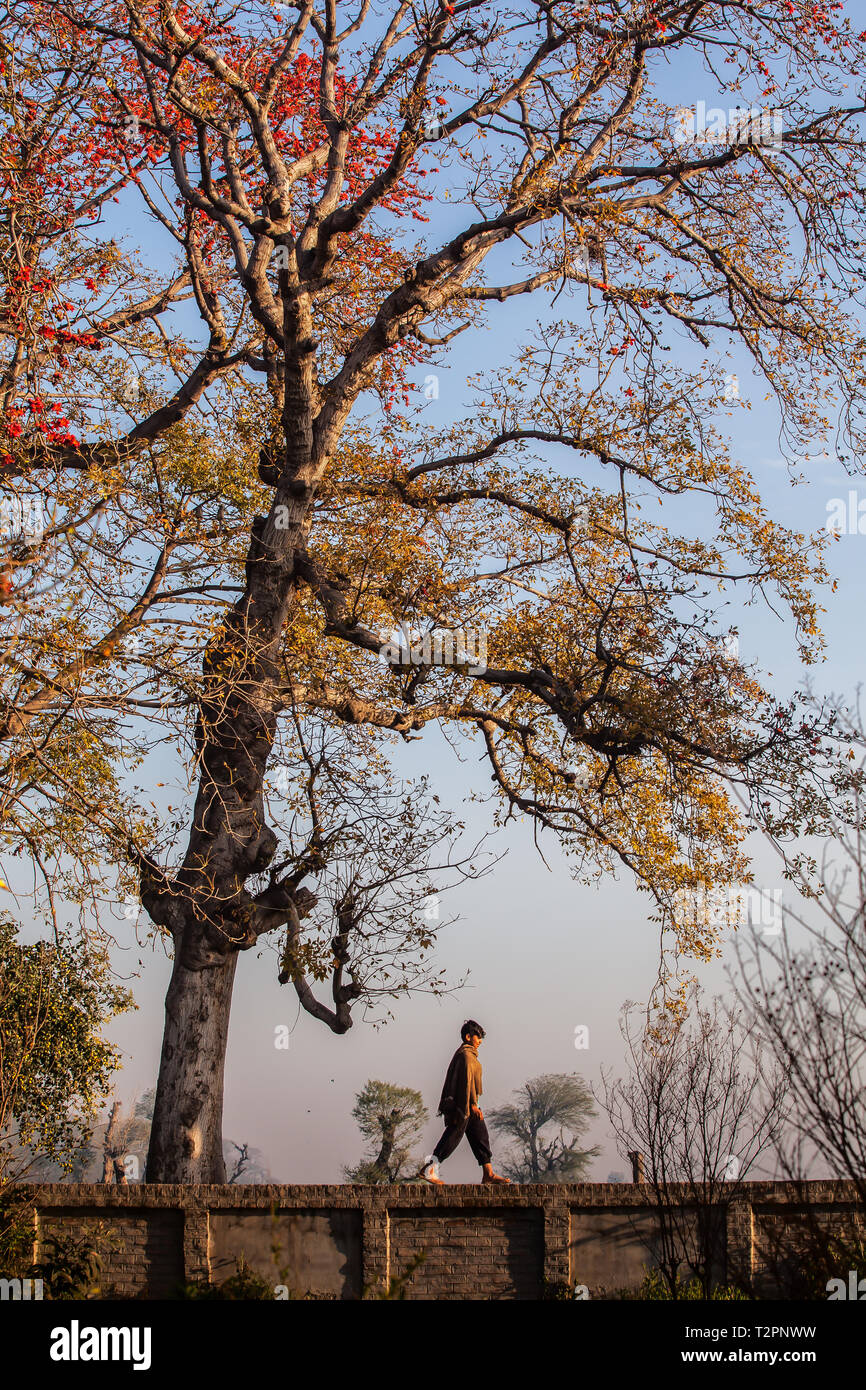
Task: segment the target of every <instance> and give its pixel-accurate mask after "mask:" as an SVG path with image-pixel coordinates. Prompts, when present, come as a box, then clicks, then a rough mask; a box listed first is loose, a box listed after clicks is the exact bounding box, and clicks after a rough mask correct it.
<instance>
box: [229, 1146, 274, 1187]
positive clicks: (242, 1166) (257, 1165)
mask: <svg viewBox="0 0 866 1390" xmlns="http://www.w3.org/2000/svg"><path fill="white" fill-rule="evenodd" d="M223 1155H224V1157H225V1163H226V1173H227V1175H228V1176H227V1178H226V1181H227V1182H229V1183H239V1182H245V1183H251V1182H271V1181H272V1179H271V1174H270V1171H269V1169H268V1168H267V1165H266V1163H265V1158H264V1154H263V1153H262V1151H261V1149H253V1148H250V1145H249V1144H236V1143H235V1141H234V1140H233V1139H227V1140H226V1142H225V1144H224V1145H223Z"/></svg>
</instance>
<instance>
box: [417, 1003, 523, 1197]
mask: <svg viewBox="0 0 866 1390" xmlns="http://www.w3.org/2000/svg"><path fill="white" fill-rule="evenodd" d="M483 1037H484V1029H483V1028H482V1027H481V1024H480V1023H476V1021H475V1019H474V1018H470V1019H467V1020H466V1022H465V1023H464V1025H463V1027H462V1028H461V1029H460V1038H461V1045H460V1047H458V1049H457V1051H456V1052H455V1053H454V1056H453V1057H452V1058H451V1062H450V1065H449V1067H448V1074H447V1076H446V1077H445V1085H444V1086H443V1087H442V1097H441V1099H440V1101H439V1114H440V1115H442V1116H443V1117H444V1120H445V1132H444V1133H443V1135H442V1138H441V1139H440V1140H439V1143H438V1144H437V1145H436V1147H435V1149H434V1150H433V1154H432V1156H431V1159H430V1161H429V1162H428V1163H426V1164H425V1165H424V1168H423V1169H422V1172H421V1176H422V1177H424V1178H426V1180H427V1182H432V1183H436V1184H437V1185H438V1186H439V1187H443V1186H444V1183H443V1182H442V1179H441V1178H440V1177H439V1176H438V1173H437V1169H438V1167H439V1164H440V1163H444V1161H445V1159H446V1158H448V1157H449V1155H450V1154H453V1152H454V1150H455V1149H456V1148H457V1145H458V1144H459V1143H460V1140H461V1139H462V1138H463V1136H464V1134H465V1135H466V1138H467V1139H468V1140H469V1147H470V1148H471V1150H472V1152H473V1154H474V1155H475V1158H476V1160H477V1161H478V1163H480V1164H481V1181H482V1182H483V1183H485V1182H510V1181H511V1179H510V1178H502V1177H500V1176H499V1175H498V1173H494V1171H493V1165H492V1163H491V1161H490V1160H491V1158H492V1153H491V1149H490V1136H489V1134H488V1133H487V1126H486V1124H485V1123H484V1113H483V1111H482V1110H481V1108H480V1107H479V1105H478V1098H479V1096H480V1095H481V1063H480V1062H479V1060H478V1049H479V1047H480V1046H481V1040H482V1038H483Z"/></svg>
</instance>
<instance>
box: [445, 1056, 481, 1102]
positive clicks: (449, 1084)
mask: <svg viewBox="0 0 866 1390" xmlns="http://www.w3.org/2000/svg"><path fill="white" fill-rule="evenodd" d="M480 1095H481V1063H480V1062H479V1060H478V1053H477V1052H476V1051H475V1048H474V1047H470V1046H469V1043H464V1044H463V1046H462V1047H458V1049H457V1051H456V1052H455V1053H454V1056H453V1057H452V1058H451V1062H450V1064H449V1066H448V1075H447V1076H446V1077H445V1085H444V1086H443V1087H442V1098H441V1100H440V1101H439V1114H440V1115H444V1116H445V1117H446V1119H449V1120H465V1119H467V1118H468V1116H469V1112H470V1110H471V1109H472V1106H473V1105H477V1104H478V1097H479V1096H480Z"/></svg>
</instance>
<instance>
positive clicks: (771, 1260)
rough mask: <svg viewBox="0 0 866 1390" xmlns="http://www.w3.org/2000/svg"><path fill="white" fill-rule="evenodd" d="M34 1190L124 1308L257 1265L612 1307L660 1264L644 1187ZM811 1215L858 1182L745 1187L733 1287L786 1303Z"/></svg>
mask: <svg viewBox="0 0 866 1390" xmlns="http://www.w3.org/2000/svg"><path fill="white" fill-rule="evenodd" d="M30 1191H31V1193H32V1195H34V1196H35V1210H34V1215H33V1222H34V1229H33V1235H34V1255H35V1256H36V1257H37V1258H39V1257H41V1255H42V1252H43V1251H44V1247H45V1241H46V1239H47V1237H48V1236H50V1235H51V1234H52V1233H55V1232H57V1231H62V1232H66V1233H70V1234H74V1235H76V1236H86V1237H87V1239H88V1241H89V1243H91V1244H92V1245H94V1246H95V1247H96V1248H97V1249H98V1250H99V1252H100V1257H101V1261H102V1278H101V1285H102V1288H103V1290H104V1291H105V1292H106V1293H108V1294H110V1293H114V1294H115V1295H116V1296H122V1297H129V1296H136V1295H137V1296H140V1297H150V1298H159V1297H166V1296H167V1295H169V1294H170V1293H171V1292H172V1291H173V1290H175V1289H176V1288H177V1286H178V1285H180V1284H181V1283H183V1282H184V1281H186V1280H198V1279H211V1280H213V1281H214V1282H219V1281H221V1280H222V1279H225V1278H227V1277H228V1276H229V1275H231V1274H233V1273H234V1272H235V1271H236V1269H237V1267H238V1264H239V1262H240V1261H241V1260H243V1261H244V1262H245V1263H246V1264H247V1265H248V1266H249V1267H250V1268H252V1269H254V1270H255V1271H256V1272H257V1273H259V1274H260V1275H261V1276H262V1277H263V1278H265V1279H266V1280H267V1281H268V1282H269V1283H271V1284H273V1285H274V1286H275V1287H276V1286H277V1285H284V1286H285V1288H286V1290H287V1292H288V1293H289V1295H290V1296H295V1297H297V1296H302V1295H303V1294H305V1293H309V1294H311V1295H312V1296H314V1297H318V1298H338V1299H356V1298H359V1297H361V1296H363V1294H364V1293H365V1292H366V1293H367V1294H370V1293H374V1292H375V1291H376V1290H377V1289H381V1288H382V1286H383V1284H384V1282H385V1281H386V1280H387V1279H388V1278H389V1277H390V1278H395V1277H397V1278H399V1277H400V1276H403V1275H406V1274H407V1271H410V1270H411V1271H412V1272H411V1275H410V1277H409V1278H408V1280H407V1283H406V1296H407V1297H408V1298H416V1299H473V1298H481V1299H485V1300H490V1299H534V1298H539V1297H541V1296H542V1293H543V1291H544V1287H545V1283H546V1282H549V1283H552V1284H557V1283H562V1282H565V1281H571V1282H573V1283H575V1284H584V1285H586V1286H587V1288H588V1289H589V1292H590V1296H595V1297H604V1296H611V1295H613V1294H615V1293H616V1291H617V1290H619V1289H623V1288H629V1287H635V1286H636V1285H638V1284H639V1283H640V1281H641V1279H642V1277H643V1274H644V1271H645V1269H646V1267H647V1266H649V1265H652V1264H653V1263H654V1259H653V1250H654V1231H655V1226H654V1222H653V1213H652V1206H651V1204H650V1203H649V1201H648V1193H647V1190H646V1188H644V1187H643V1186H642V1185H640V1184H611V1183H575V1184H569V1185H565V1184H563V1185H562V1186H541V1185H529V1186H525V1187H516V1186H515V1187H510V1188H502V1187H497V1188H484V1187H478V1186H457V1185H450V1186H447V1187H445V1188H440V1189H437V1188H431V1187H427V1186H426V1185H423V1184H419V1185H415V1184H401V1185H399V1186H384V1185H383V1186H370V1187H362V1186H352V1185H345V1186H331V1187H325V1186H322V1187H315V1186H297V1187H284V1186H265V1185H261V1186H258V1185H257V1186H250V1187H242V1186H231V1187H229V1186H225V1187H179V1186H171V1185H153V1186H149V1185H143V1184H137V1185H132V1186H130V1187H127V1188H122V1187H109V1186H103V1185H101V1184H80V1185H76V1184H72V1183H57V1184H52V1185H47V1186H44V1187H40V1188H38V1189H35V1190H34V1189H30ZM804 1203H805V1204H807V1205H808V1207H809V1208H810V1210H811V1211H812V1212H813V1213H817V1218H818V1220H819V1222H820V1223H821V1224H822V1225H824V1226H829V1227H831V1228H833V1229H836V1230H840V1231H841V1230H843V1229H844V1230H851V1229H852V1225H853V1223H854V1222H855V1221H856V1220H857V1207H856V1200H855V1194H854V1191H853V1189H852V1187H851V1186H850V1184H847V1183H842V1182H832V1183H831V1182H823V1183H817V1182H815V1183H808V1184H803V1185H802V1187H801V1188H800V1189H795V1188H794V1187H793V1186H791V1185H789V1184H786V1183H747V1184H744V1185H741V1186H740V1187H739V1188H738V1190H737V1193H736V1198H735V1200H734V1201H733V1202H732V1203H731V1204H730V1206H729V1208H728V1211H727V1218H726V1226H725V1236H724V1241H723V1246H724V1248H723V1249H720V1250H719V1252H718V1258H719V1262H720V1265H719V1272H720V1274H721V1275H722V1276H725V1275H727V1274H733V1273H735V1272H736V1271H741V1272H742V1273H743V1274H745V1275H747V1276H750V1277H752V1278H755V1279H757V1280H759V1281H761V1280H763V1282H764V1284H765V1285H766V1291H767V1292H772V1291H773V1284H772V1281H773V1278H774V1270H775V1269H776V1268H777V1264H778V1260H777V1254H778V1251H779V1249H780V1248H781V1246H782V1245H786V1247H787V1248H788V1249H789V1250H790V1247H791V1237H792V1232H793V1233H794V1236H796V1231H797V1230H798V1228H799V1227H801V1226H802V1225H803V1212H804V1209H805V1207H804ZM422 1257H423V1258H422ZM413 1266H414V1268H413ZM2 1273H3V1271H0V1274H2Z"/></svg>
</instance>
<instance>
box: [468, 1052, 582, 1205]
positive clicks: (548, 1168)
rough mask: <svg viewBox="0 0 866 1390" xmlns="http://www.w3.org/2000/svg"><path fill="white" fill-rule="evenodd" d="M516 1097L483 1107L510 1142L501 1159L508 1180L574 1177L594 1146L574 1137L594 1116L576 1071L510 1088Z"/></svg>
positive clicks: (577, 1177) (565, 1179) (574, 1179)
mask: <svg viewBox="0 0 866 1390" xmlns="http://www.w3.org/2000/svg"><path fill="white" fill-rule="evenodd" d="M514 1094H515V1095H516V1096H517V1098H518V1099H517V1101H516V1103H515V1104H512V1105H503V1106H500V1107H499V1108H498V1109H496V1110H488V1112H487V1119H488V1120H489V1122H490V1124H491V1125H492V1127H493V1128H494V1129H496V1130H498V1131H499V1132H500V1133H502V1134H507V1135H509V1137H510V1138H511V1139H513V1140H514V1141H515V1147H514V1149H513V1150H512V1152H511V1154H510V1155H508V1157H507V1158H506V1159H505V1160H504V1161H503V1163H502V1164H501V1167H502V1171H503V1173H504V1174H505V1175H506V1176H507V1177H509V1178H511V1179H512V1180H513V1181H514V1182H579V1181H580V1179H581V1178H584V1177H585V1176H586V1172H587V1169H588V1167H589V1164H590V1161H591V1160H592V1159H593V1158H597V1157H598V1155H599V1154H600V1153H601V1150H600V1149H598V1148H595V1149H581V1148H580V1141H581V1138H582V1137H583V1135H584V1134H585V1133H586V1130H587V1129H588V1128H589V1123H590V1121H591V1120H593V1119H594V1118H595V1114H596V1111H595V1108H594V1106H593V1101H592V1092H591V1091H590V1089H589V1087H588V1086H587V1084H586V1082H585V1081H583V1080H582V1078H581V1077H579V1076H577V1075H566V1074H564V1073H556V1072H553V1073H545V1074H544V1075H543V1076H534V1077H533V1078H532V1080H531V1081H525V1082H524V1083H523V1085H522V1086H521V1087H520V1088H519V1090H517V1091H515V1092H514Z"/></svg>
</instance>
